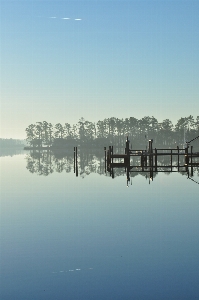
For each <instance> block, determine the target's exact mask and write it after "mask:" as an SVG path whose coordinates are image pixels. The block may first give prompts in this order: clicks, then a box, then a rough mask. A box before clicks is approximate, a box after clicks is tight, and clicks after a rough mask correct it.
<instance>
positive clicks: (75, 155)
mask: <svg viewBox="0 0 199 300" xmlns="http://www.w3.org/2000/svg"><path fill="white" fill-rule="evenodd" d="M75 151H76V153H75V156H76V157H75V163H76V177H77V176H78V165H77V147H75Z"/></svg>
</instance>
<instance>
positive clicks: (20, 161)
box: [0, 154, 199, 300]
mask: <svg viewBox="0 0 199 300" xmlns="http://www.w3.org/2000/svg"><path fill="white" fill-rule="evenodd" d="M25 157H27V154H24V155H14V156H13V157H10V156H5V157H0V167H1V172H0V176H1V177H0V178H1V179H0V180H1V181H0V183H1V185H0V193H1V194H0V197H1V204H0V220H1V221H0V239H1V240H0V241H1V242H0V246H1V250H0V259H1V267H0V273H1V275H0V299H2V300H7V299H12V300H13V299H15V300H17V299H20V300H23V299H34V300H35V299H48V300H50V299H52V300H55V299H83V300H84V299H86V300H89V299H114V300H115V299H198V297H199V296H198V295H199V284H198V278H199V254H198V253H199V197H198V196H199V185H198V184H196V183H194V182H193V181H191V180H188V179H187V176H182V175H181V174H178V173H173V174H170V175H165V174H164V173H160V174H158V176H156V178H155V179H154V181H153V182H151V184H150V185H149V184H148V179H147V180H146V179H145V178H144V177H143V176H141V175H138V176H136V177H134V178H133V180H132V185H130V187H129V188H127V187H126V179H125V177H124V176H118V177H116V178H115V179H114V180H113V179H112V178H110V177H109V175H107V176H104V175H99V174H97V173H90V175H86V173H84V176H83V175H82V176H79V177H77V178H76V177H75V174H74V173H73V170H72V172H66V171H65V170H64V171H63V172H53V173H52V174H50V175H49V176H42V175H38V174H37V173H34V172H33V173H31V172H30V171H29V170H28V169H27V159H25ZM88 173H89V172H88ZM83 177H84V178H83ZM194 179H195V180H198V177H194Z"/></svg>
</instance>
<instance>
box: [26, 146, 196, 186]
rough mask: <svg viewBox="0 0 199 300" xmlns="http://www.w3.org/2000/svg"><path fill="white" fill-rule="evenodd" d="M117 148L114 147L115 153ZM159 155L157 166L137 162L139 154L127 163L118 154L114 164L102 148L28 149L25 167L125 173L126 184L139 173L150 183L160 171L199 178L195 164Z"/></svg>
mask: <svg viewBox="0 0 199 300" xmlns="http://www.w3.org/2000/svg"><path fill="white" fill-rule="evenodd" d="M119 151H121V149H116V153H118V152H119ZM170 160H171V157H170V156H169V155H166V156H159V157H158V159H157V166H156V167H155V166H154V165H153V166H152V165H151V164H150V160H149V162H148V163H146V164H144V165H141V164H140V156H139V155H136V156H133V157H131V159H130V164H126V165H125V164H124V163H123V162H121V161H122V158H116V159H115V160H114V164H113V165H111V164H110V163H108V159H107V157H106V155H104V152H103V151H100V150H95V151H94V150H93V151H90V150H89V149H84V150H81V149H77V148H74V150H73V149H71V150H70V151H64V152H63V151H59V150H57V151H51V150H48V151H47V150H37V151H36V150H35V151H30V152H29V153H28V154H27V155H26V162H27V165H26V168H27V169H28V170H29V172H31V173H36V174H38V175H40V176H48V175H50V174H52V173H54V172H58V173H62V172H66V173H70V172H74V173H75V175H76V176H80V177H81V178H85V177H86V176H88V175H89V174H91V173H97V174H99V175H105V176H107V177H109V176H111V177H112V178H113V179H114V178H116V177H118V176H126V182H127V186H130V185H132V180H133V178H134V177H136V176H138V175H141V176H143V177H144V178H145V179H146V180H147V181H148V183H149V184H150V183H151V182H152V181H153V180H154V179H155V178H156V177H157V175H158V173H164V174H165V175H170V174H171V173H174V172H178V173H179V174H181V175H184V176H186V177H187V178H188V179H190V180H192V181H193V182H195V183H198V181H199V166H197V165H195V166H194V165H193V166H186V165H185V162H184V156H183V155H181V156H177V155H174V156H173V157H172V164H171V161H170Z"/></svg>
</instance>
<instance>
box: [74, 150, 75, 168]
mask: <svg viewBox="0 0 199 300" xmlns="http://www.w3.org/2000/svg"><path fill="white" fill-rule="evenodd" d="M74 173H75V147H74Z"/></svg>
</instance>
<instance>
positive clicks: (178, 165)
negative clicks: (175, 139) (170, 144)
mask: <svg viewBox="0 0 199 300" xmlns="http://www.w3.org/2000/svg"><path fill="white" fill-rule="evenodd" d="M177 150H178V172H179V171H180V166H179V163H180V162H179V158H180V156H179V146H177Z"/></svg>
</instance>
